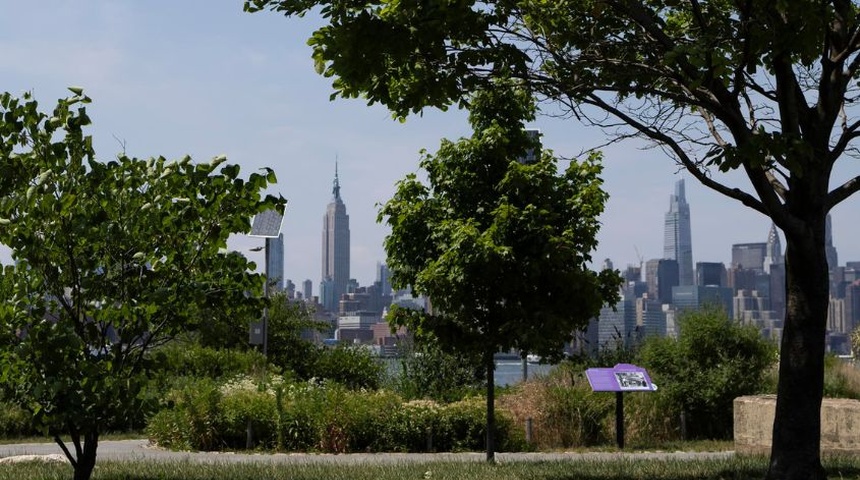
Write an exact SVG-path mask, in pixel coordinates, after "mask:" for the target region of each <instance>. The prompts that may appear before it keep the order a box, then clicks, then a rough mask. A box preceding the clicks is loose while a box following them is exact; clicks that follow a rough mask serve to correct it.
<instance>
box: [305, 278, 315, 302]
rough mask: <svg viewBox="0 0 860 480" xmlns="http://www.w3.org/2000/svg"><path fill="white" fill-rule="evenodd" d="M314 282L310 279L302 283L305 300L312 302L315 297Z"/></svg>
mask: <svg viewBox="0 0 860 480" xmlns="http://www.w3.org/2000/svg"><path fill="white" fill-rule="evenodd" d="M313 295H314V282H312V281H311V279H310V278H308V279H307V280H305V281H304V282H302V296H303V297H305V300H307V301H311V300H312V299H313V298H314V297H313Z"/></svg>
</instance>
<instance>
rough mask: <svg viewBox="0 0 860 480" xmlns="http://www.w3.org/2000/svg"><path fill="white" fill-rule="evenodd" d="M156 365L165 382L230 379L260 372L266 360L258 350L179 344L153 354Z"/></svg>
mask: <svg viewBox="0 0 860 480" xmlns="http://www.w3.org/2000/svg"><path fill="white" fill-rule="evenodd" d="M151 355H152V361H153V364H154V365H155V366H156V368H157V369H158V372H159V374H160V375H161V376H162V377H165V378H175V377H207V378H212V379H219V378H230V377H235V376H236V375H251V374H253V373H255V372H260V371H262V370H263V367H264V366H265V365H266V357H264V356H263V354H262V353H260V352H257V351H255V350H236V349H217V348H212V347H204V346H201V345H199V344H197V343H194V342H185V341H175V342H172V343H169V344H167V345H165V346H163V347H161V348H159V349H158V350H155V351H154V352H152V354H151Z"/></svg>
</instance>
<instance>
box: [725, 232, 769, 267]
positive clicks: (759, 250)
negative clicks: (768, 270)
mask: <svg viewBox="0 0 860 480" xmlns="http://www.w3.org/2000/svg"><path fill="white" fill-rule="evenodd" d="M778 241H779V237H777V242H778ZM767 248H768V247H767V243H766V242H756V243H736V244H734V245H732V268H742V269H744V270H753V271H755V272H763V271H764V259H765V257H766V256H767Z"/></svg>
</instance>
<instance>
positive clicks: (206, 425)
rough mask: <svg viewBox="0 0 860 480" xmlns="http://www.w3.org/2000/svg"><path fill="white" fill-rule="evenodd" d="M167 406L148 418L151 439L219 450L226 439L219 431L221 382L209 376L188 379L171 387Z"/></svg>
mask: <svg viewBox="0 0 860 480" xmlns="http://www.w3.org/2000/svg"><path fill="white" fill-rule="evenodd" d="M165 400H166V401H165V403H166V408H164V409H162V410H161V411H159V412H158V413H156V414H155V415H154V416H152V417H151V418H150V420H149V423H148V424H147V427H146V432H147V435H148V436H149V439H150V440H151V441H153V442H154V443H156V444H157V445H159V446H162V447H165V448H172V449H178V450H202V451H209V450H218V449H219V448H220V447H221V446H222V445H223V443H222V442H221V437H220V434H219V432H218V427H219V425H218V416H219V413H220V403H221V390H220V385H219V384H218V383H216V382H215V381H214V380H212V379H210V378H200V379H192V380H186V381H185V382H184V383H183V384H182V385H181V386H179V387H177V388H175V389H173V390H171V391H170V392H169V393H168V395H167V398H166V399H165Z"/></svg>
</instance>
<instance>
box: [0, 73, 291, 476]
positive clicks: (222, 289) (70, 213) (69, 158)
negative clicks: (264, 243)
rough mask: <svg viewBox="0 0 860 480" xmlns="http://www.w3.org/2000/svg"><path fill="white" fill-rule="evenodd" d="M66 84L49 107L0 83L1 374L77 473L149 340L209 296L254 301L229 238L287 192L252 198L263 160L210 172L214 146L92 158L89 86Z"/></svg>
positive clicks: (124, 407) (245, 308) (180, 323)
mask: <svg viewBox="0 0 860 480" xmlns="http://www.w3.org/2000/svg"><path fill="white" fill-rule="evenodd" d="M71 90H72V92H73V93H74V95H73V96H71V97H70V98H66V99H62V100H60V101H59V102H58V105H57V107H56V108H55V109H54V110H53V112H52V113H51V114H46V113H43V112H40V111H39V110H38V105H37V103H36V101H35V100H32V98H31V97H30V95H29V94H26V95H24V97H23V101H22V100H20V99H18V98H15V97H13V96H12V95H10V94H8V93H3V94H0V114H2V115H0V171H2V172H3V176H2V177H1V178H0V225H2V228H0V242H2V243H3V244H5V245H8V246H9V247H11V249H12V255H13V258H15V260H16V265H15V267H14V268H13V269H11V270H8V269H7V272H6V275H10V276H11V277H12V287H11V289H8V290H9V291H8V292H7V293H8V294H7V296H6V297H5V298H3V301H2V302H0V337H2V341H3V347H4V348H3V349H2V353H0V355H2V362H1V363H0V374H2V381H3V382H2V383H3V386H4V388H5V389H6V390H7V394H9V395H10V398H13V399H15V400H16V401H17V402H18V403H19V404H20V405H22V406H23V407H25V408H26V409H28V410H29V411H30V412H32V414H33V419H34V421H35V422H36V423H37V424H38V425H39V426H41V427H42V428H44V429H45V430H46V431H47V432H49V433H50V434H52V435H54V438H55V440H56V442H57V443H58V444H59V445H60V447H61V448H62V449H63V452H64V453H65V454H66V456H67V457H68V458H69V460H70V462H71V464H72V465H73V467H74V470H75V479H76V480H86V479H88V478H89V477H90V475H91V473H92V470H93V467H94V466H95V461H96V450H97V447H98V439H99V435H100V434H101V433H102V432H103V429H104V428H105V427H106V425H108V424H116V423H119V421H121V419H123V418H124V416H125V415H126V413H127V412H131V411H134V410H136V408H137V404H138V403H139V402H140V400H141V399H140V395H139V394H140V393H141V389H142V386H143V385H144V383H145V381H146V377H147V370H148V369H150V368H152V367H154V366H153V365H150V364H149V363H148V360H147V358H148V356H147V352H148V351H149V350H150V349H152V348H153V347H155V346H157V345H159V344H161V343H163V342H164V341H165V340H167V339H170V338H171V337H173V336H175V335H176V334H178V333H181V332H184V331H186V330H193V329H195V328H196V327H197V325H196V322H198V321H200V319H201V316H200V315H198V312H199V311H201V310H203V309H204V307H205V308H206V309H208V310H210V311H216V312H219V314H220V315H224V316H225V317H230V316H236V317H238V318H243V317H244V316H245V315H247V314H248V312H253V311H259V310H260V309H261V308H262V305H263V304H262V298H261V297H260V293H261V290H262V285H263V283H262V276H260V275H257V274H254V273H251V272H252V271H253V269H254V265H253V264H251V263H249V262H248V261H247V260H246V259H245V257H243V256H242V255H240V254H237V253H233V252H227V251H226V241H227V237H228V236H229V235H230V234H232V233H245V232H248V231H249V230H250V218H251V217H252V216H253V215H254V214H256V213H258V212H261V211H263V210H265V209H269V208H278V209H282V208H283V205H284V201H283V199H279V198H274V197H266V198H265V199H263V198H261V195H260V192H261V191H262V190H263V189H264V188H266V186H267V185H268V184H269V183H270V182H274V180H275V177H274V175H273V174H272V172H271V171H268V172H266V173H265V175H260V174H252V175H251V176H250V178H249V179H248V180H247V181H246V180H243V179H241V178H240V177H239V167H238V166H236V165H224V166H223V167H221V168H220V170H216V168H218V166H219V165H220V164H222V163H223V162H224V160H225V159H224V158H223V157H218V158H216V159H214V160H213V161H212V162H211V163H205V164H194V163H192V162H191V161H190V158H188V157H186V158H184V159H182V160H181V161H179V162H168V161H166V160H165V159H164V158H154V159H150V160H138V159H134V158H128V157H126V156H121V157H119V158H118V159H117V160H116V161H110V162H107V163H102V162H99V161H98V160H96V158H95V152H94V151H93V148H92V138H91V137H89V136H87V135H85V134H84V127H85V126H87V125H89V123H90V120H89V117H88V116H87V113H86V109H85V107H84V104H86V103H88V102H89V98H87V97H86V96H84V94H83V92H82V91H81V90H80V89H77V88H73V89H71ZM61 433H62V434H68V435H69V436H70V437H71V446H72V447H73V449H74V452H71V451H70V450H69V448H68V446H67V445H66V444H65V443H64V442H63V441H62V440H61V439H60V434H61Z"/></svg>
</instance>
